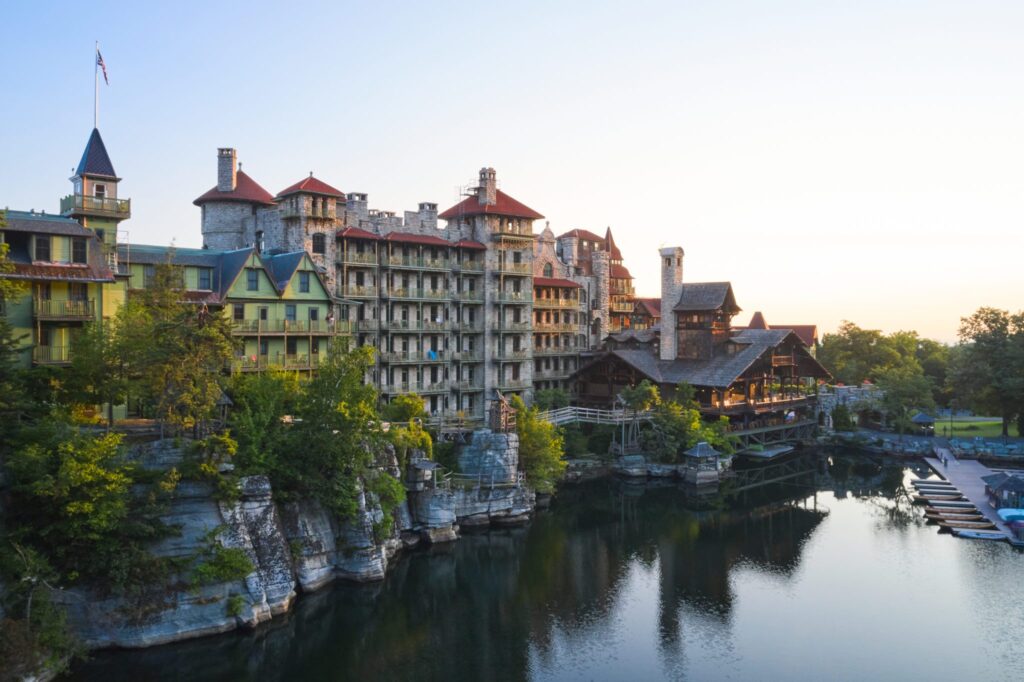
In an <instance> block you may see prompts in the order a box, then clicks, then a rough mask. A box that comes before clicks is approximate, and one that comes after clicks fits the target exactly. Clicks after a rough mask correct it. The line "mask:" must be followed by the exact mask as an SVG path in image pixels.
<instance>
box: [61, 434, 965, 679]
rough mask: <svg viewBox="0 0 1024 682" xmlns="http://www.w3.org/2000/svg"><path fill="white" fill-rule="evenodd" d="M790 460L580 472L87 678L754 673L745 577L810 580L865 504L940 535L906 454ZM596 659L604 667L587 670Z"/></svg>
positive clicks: (88, 671) (101, 664)
mask: <svg viewBox="0 0 1024 682" xmlns="http://www.w3.org/2000/svg"><path fill="white" fill-rule="evenodd" d="M790 465H791V466H790V468H789V469H788V470H783V469H779V470H778V471H777V472H776V473H777V478H778V480H776V481H775V482H773V483H768V484H765V483H764V481H765V480H772V479H771V477H765V476H764V474H763V473H760V474H757V473H754V474H744V473H743V472H741V473H740V475H739V476H738V477H737V479H735V480H734V481H730V482H728V483H727V484H724V485H723V487H722V489H721V491H719V495H717V496H715V497H714V498H712V499H708V498H706V497H703V496H697V495H695V494H693V493H692V492H690V491H687V490H684V489H681V488H678V487H676V486H667V487H664V486H649V487H646V488H641V489H638V488H637V486H635V485H634V484H629V483H625V482H621V481H614V480H612V481H599V482H594V483H591V484H586V485H581V486H578V487H572V488H567V489H565V490H564V491H562V492H561V493H560V494H559V496H558V497H557V499H556V502H555V504H554V506H553V508H552V509H551V511H550V512H548V513H545V514H542V515H540V516H539V517H538V518H537V519H536V520H535V521H534V523H533V524H531V526H530V527H529V528H525V529H514V530H501V531H494V532H488V533H483V534H479V535H469V536H467V537H465V538H464V539H462V540H461V541H459V542H458V543H455V544H454V545H451V546H448V547H442V548H435V549H433V550H430V551H423V552H418V553H415V554H412V555H410V556H407V557H405V558H404V559H402V560H401V561H400V562H399V563H398V565H397V566H396V567H395V568H394V570H393V571H392V572H391V573H390V574H389V576H388V579H387V580H386V581H385V582H384V583H383V584H380V585H376V586H352V585H339V586H337V587H336V588H334V589H331V590H328V591H325V592H323V593H320V594H314V595H308V596H305V597H304V598H303V599H302V600H301V601H300V603H299V605H298V608H296V610H295V611H294V612H293V613H292V614H291V615H290V616H288V617H285V618H284V619H281V620H279V621H277V622H274V623H272V624H271V625H269V626H268V627H265V628H262V629H260V630H259V631H257V632H256V633H249V634H233V635H226V636H222V637H215V638H209V639H204V640H199V641H194V642H186V643H182V644H179V645H171V646H166V647H160V648H157V649H152V650H148V651H140V652H119V653H106V654H101V655H98V656H97V657H96V658H95V659H94V660H93V661H92V662H90V663H89V664H87V665H85V666H82V667H80V668H79V669H78V670H77V671H76V677H77V678H79V679H90V680H100V679H102V680H118V679H125V680H127V679H132V680H140V679H190V680H200V679H260V680H284V679H388V680H397V679H441V678H445V679H454V680H478V679H499V680H501V679H509V680H518V679H526V678H531V677H533V678H542V677H547V678H555V679H570V678H572V679H575V678H577V677H580V676H583V677H586V678H592V677H596V678H605V679H616V678H621V677H622V676H624V675H629V674H631V673H632V674H631V676H633V677H637V678H643V677H649V676H653V677H677V676H681V675H683V674H684V673H685V672H689V674H691V675H693V676H696V677H701V676H703V677H708V676H710V677H716V676H718V675H725V674H727V672H728V671H731V672H728V674H734V675H735V674H739V676H740V677H742V676H743V674H742V673H743V671H744V670H748V669H747V668H746V667H744V666H746V665H749V663H744V658H746V659H751V658H757V657H756V656H753V655H752V654H754V653H755V648H754V647H752V646H751V645H750V644H749V642H746V640H745V639H744V638H745V637H746V634H745V633H746V632H747V630H748V628H749V627H750V625H751V624H752V623H753V624H755V625H756V627H766V628H767V627H772V622H773V619H774V617H775V614H772V613H760V612H752V611H751V607H752V606H753V605H756V602H755V601H754V597H753V596H751V597H748V598H746V599H747V600H748V601H747V603H746V604H745V605H746V606H747V608H746V609H744V610H743V611H742V613H741V614H740V615H738V611H737V610H738V608H739V605H741V602H742V600H741V599H740V597H738V596H737V595H738V590H744V592H743V593H744V594H747V591H749V590H752V589H753V588H759V586H761V585H763V584H765V581H768V582H767V584H768V585H769V586H770V589H769V592H768V593H769V594H770V593H771V591H772V590H774V591H778V592H782V593H788V592H794V593H799V590H800V589H801V587H800V585H798V584H797V583H799V580H798V579H797V578H796V576H797V575H799V573H800V572H801V571H802V570H805V569H806V568H807V565H806V562H805V559H804V553H805V551H806V548H807V547H808V546H809V543H810V542H811V541H812V538H816V534H817V536H820V537H821V539H822V542H826V541H827V540H828V539H829V537H830V536H829V533H848V532H850V531H849V530H848V528H851V527H853V525H852V524H854V523H859V524H861V526H863V525H864V518H865V517H866V518H868V519H873V520H874V523H875V524H876V526H877V530H878V531H882V532H885V533H896V534H900V533H908V532H911V531H912V530H913V529H918V532H925V531H927V532H928V533H932V529H931V527H929V528H928V529H923V528H922V524H923V521H922V519H921V517H920V514H919V512H917V511H916V510H915V509H914V508H913V507H912V506H911V505H910V500H909V495H908V494H907V491H906V487H905V481H906V480H907V478H908V475H907V472H906V471H905V469H904V468H903V466H902V465H897V464H894V463H888V464H885V463H882V462H874V461H871V460H866V459H861V458H850V457H831V458H828V457H825V456H821V455H819V454H818V453H811V454H808V455H806V456H803V457H799V458H795V459H794V460H793V461H792V462H790ZM757 476H761V478H762V483H761V484H760V485H751V481H752V480H753V479H755V478H756V477H757ZM852 503H855V504H856V505H857V507H856V508H855V509H857V511H856V514H851V515H849V521H848V522H847V521H843V522H841V523H836V524H832V523H830V524H828V528H829V530H827V531H822V532H820V533H819V530H821V529H822V528H824V526H823V523H824V522H825V521H826V520H828V519H829V517H830V514H832V512H833V509H832V508H836V507H837V505H849V504H852ZM830 507H832V508H830ZM846 508H847V507H844V510H845V509H846ZM833 529H835V530H833ZM832 539H833V540H835V539H836V538H832ZM945 540H946V541H949V542H951V541H952V539H951V538H945ZM850 560H851V561H856V557H851V559H850ZM819 561H823V560H819ZM802 567H803V568H802ZM754 594H757V593H756V592H755V593H754ZM793 599H794V600H795V603H796V604H797V605H800V608H806V609H809V611H808V613H811V612H812V611H811V610H813V609H814V608H816V607H815V605H814V604H813V603H812V600H808V603H807V604H803V603H802V602H801V601H800V599H799V595H797V596H795V597H794V598H793ZM737 620H738V621H739V622H736V621H737ZM755 629H756V628H755ZM739 639H744V642H746V643H745V644H741V643H740V642H739V641H738V640H739ZM756 653H757V656H771V652H761V651H759V650H758V651H756ZM716 657H717V659H720V660H721V664H722V665H723V666H724V667H722V668H717V667H715V666H716V665H718V663H716V660H717V659H716ZM595 660H597V661H599V662H600V666H601V667H596V668H587V666H588V665H590V664H591V663H592V662H593V661H595ZM766 663H767V664H770V663H778V664H780V665H781V664H782V662H779V661H771V660H769V661H767V662H765V661H759V662H758V665H765V664H766ZM750 670H751V671H752V670H756V668H751V669H750ZM809 679H810V678H809Z"/></svg>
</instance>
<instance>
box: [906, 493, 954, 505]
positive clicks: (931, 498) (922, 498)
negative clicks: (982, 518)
mask: <svg viewBox="0 0 1024 682" xmlns="http://www.w3.org/2000/svg"><path fill="white" fill-rule="evenodd" d="M961 501H963V502H966V500H964V496H963V495H961V494H959V493H957V494H956V495H915V496H914V502H916V503H917V504H926V503H931V502H961Z"/></svg>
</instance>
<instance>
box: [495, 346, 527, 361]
mask: <svg viewBox="0 0 1024 682" xmlns="http://www.w3.org/2000/svg"><path fill="white" fill-rule="evenodd" d="M494 357H495V358H496V359H498V360H501V361H503V362H515V361H520V360H526V359H528V358H529V357H530V351H528V350H504V349H499V350H498V352H497V354H496V355H495V356H494Z"/></svg>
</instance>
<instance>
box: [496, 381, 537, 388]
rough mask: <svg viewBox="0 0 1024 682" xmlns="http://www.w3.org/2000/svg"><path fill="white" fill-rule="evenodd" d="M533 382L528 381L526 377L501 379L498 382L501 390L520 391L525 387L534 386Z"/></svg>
mask: <svg viewBox="0 0 1024 682" xmlns="http://www.w3.org/2000/svg"><path fill="white" fill-rule="evenodd" d="M532 386H533V382H530V381H526V380H525V379H501V380H500V381H499V382H498V388H500V389H501V390H503V391H504V390H513V391H518V390H522V389H524V388H532Z"/></svg>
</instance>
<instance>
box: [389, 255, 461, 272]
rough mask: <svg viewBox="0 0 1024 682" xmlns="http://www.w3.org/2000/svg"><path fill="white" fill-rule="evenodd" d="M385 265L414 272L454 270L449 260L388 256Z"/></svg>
mask: <svg viewBox="0 0 1024 682" xmlns="http://www.w3.org/2000/svg"><path fill="white" fill-rule="evenodd" d="M384 264H385V265H386V266H387V267H392V268H411V269H414V270H452V261H450V260H448V259H447V258H418V257H415V256H387V257H386V258H385V259H384Z"/></svg>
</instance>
